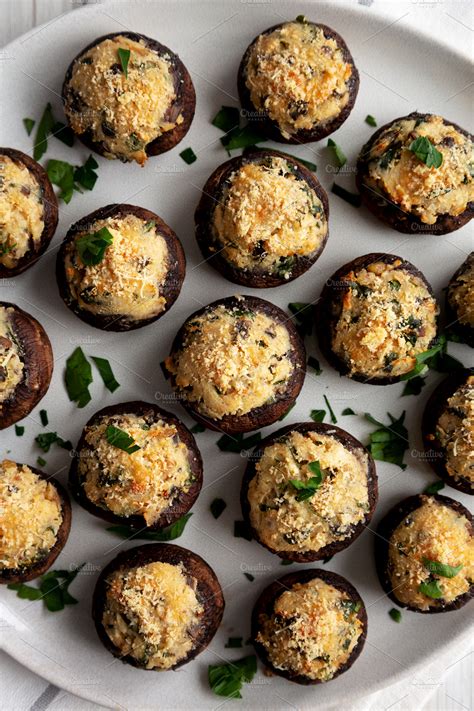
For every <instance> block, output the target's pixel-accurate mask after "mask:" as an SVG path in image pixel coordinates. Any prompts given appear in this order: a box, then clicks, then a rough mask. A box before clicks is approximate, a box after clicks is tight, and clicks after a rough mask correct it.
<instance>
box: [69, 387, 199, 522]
mask: <svg viewBox="0 0 474 711" xmlns="http://www.w3.org/2000/svg"><path fill="white" fill-rule="evenodd" d="M128 414H132V415H137V416H138V417H144V418H146V419H149V420H152V421H155V422H156V421H157V420H163V421H164V422H166V424H168V425H174V426H175V427H176V430H177V434H178V436H179V439H180V440H181V442H183V443H184V444H185V445H186V447H187V449H188V461H189V467H190V471H191V474H192V476H193V479H194V481H193V483H192V485H191V486H190V487H189V489H188V490H187V491H183V490H181V491H180V492H179V493H178V495H177V496H176V498H173V501H172V502H171V505H170V506H169V507H168V508H167V509H166V510H165V511H163V513H162V514H161V515H160V517H159V518H158V519H157V520H156V521H155V523H154V524H153V525H151V526H150V525H147V523H146V521H145V519H144V518H143V516H142V515H138V514H137V515H135V516H119V515H118V514H115V513H113V511H111V510H110V509H107V508H104V507H102V506H98V505H97V504H94V503H93V502H92V501H91V500H90V499H89V498H88V497H87V494H86V493H85V491H84V488H83V486H82V484H81V479H80V476H79V467H78V463H79V461H80V458H81V456H82V453H83V452H84V451H87V450H89V449H90V448H89V447H88V445H87V443H86V437H85V434H86V433H85V428H88V427H93V426H94V425H96V424H99V422H100V420H101V419H102V418H103V417H111V416H114V415H128ZM85 428H84V430H83V431H82V434H81V437H80V439H79V442H78V444H77V447H76V449H75V450H74V453H73V454H74V456H73V458H72V464H71V468H70V470H69V486H70V488H71V493H72V495H73V496H74V498H75V499H76V501H77V502H78V503H79V504H80V505H81V506H82V507H83V508H85V509H86V510H87V511H89V513H91V514H93V515H94V516H98V517H99V518H102V519H104V520H105V521H110V522H111V523H116V524H125V525H127V526H130V527H131V528H135V529H137V530H141V531H142V530H144V529H146V530H148V531H157V530H160V529H162V528H165V527H166V526H170V525H171V524H173V523H174V522H175V521H177V520H178V519H179V518H181V516H183V515H184V514H185V513H187V512H188V511H189V509H190V508H191V507H192V506H193V504H194V502H195V501H196V499H197V497H198V496H199V492H200V491H201V487H202V471H203V470H202V458H201V453H200V451H199V448H198V446H197V444H196V440H195V439H194V437H193V435H192V433H191V432H190V431H189V430H188V428H187V427H186V426H185V425H184V424H183V423H182V422H181V420H179V419H178V418H177V417H175V416H174V415H173V414H171V413H170V412H168V411H167V410H163V409H162V408H161V407H158V406H157V405H154V404H152V403H148V402H141V401H132V402H124V403H120V404H119V405H110V406H109V407H104V408H102V409H101V410H99V411H98V412H96V413H95V414H94V415H92V417H91V418H90V419H89V420H88V422H87V423H86V425H85Z"/></svg>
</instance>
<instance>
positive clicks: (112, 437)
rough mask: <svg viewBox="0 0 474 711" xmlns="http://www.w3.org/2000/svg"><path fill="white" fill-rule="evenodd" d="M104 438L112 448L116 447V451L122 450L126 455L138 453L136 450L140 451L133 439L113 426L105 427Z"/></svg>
mask: <svg viewBox="0 0 474 711" xmlns="http://www.w3.org/2000/svg"><path fill="white" fill-rule="evenodd" d="M105 436H106V438H107V442H108V443H109V444H111V445H112V446H113V447H117V449H121V450H123V451H124V452H126V453H127V454H133V453H134V452H138V450H139V449H141V447H139V446H138V444H135V440H134V439H133V437H130V435H129V434H127V432H124V431H123V430H121V429H119V428H118V427H115V426H114V425H108V426H107V429H106V430H105Z"/></svg>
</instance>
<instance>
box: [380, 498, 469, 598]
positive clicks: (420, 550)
mask: <svg viewBox="0 0 474 711" xmlns="http://www.w3.org/2000/svg"><path fill="white" fill-rule="evenodd" d="M424 559H426V560H429V561H434V562H437V563H443V564H447V565H450V566H452V567H456V566H459V565H462V568H461V570H460V571H459V573H457V575H455V576H454V577H452V578H447V577H442V576H440V575H436V574H435V573H431V572H430V571H429V570H428V569H427V567H426V565H425V563H424V562H423V560H424ZM388 573H389V577H390V583H391V585H392V587H393V591H394V595H395V596H396V597H397V598H398V599H399V600H400V601H401V602H403V603H405V604H406V605H410V606H412V607H417V608H419V609H420V610H428V609H429V608H430V607H433V606H436V605H437V604H438V603H439V600H436V599H433V598H431V597H429V596H427V595H425V594H424V593H423V592H421V591H420V589H419V588H420V585H421V584H422V583H428V582H431V581H434V580H437V582H438V585H439V587H440V588H441V591H442V594H443V597H442V599H443V600H444V602H446V603H449V602H452V601H453V600H456V598H457V597H459V596H460V595H464V593H466V592H468V590H469V588H470V586H471V585H472V582H473V580H474V540H473V538H472V536H471V535H470V533H469V521H468V520H467V518H466V517H465V516H463V515H462V514H460V513H458V512H457V511H454V510H453V509H452V508H451V507H450V506H445V505H444V504H441V503H438V502H437V501H436V500H435V499H432V498H428V497H425V500H424V502H423V504H422V506H420V507H419V508H418V509H416V510H415V511H413V512H412V513H411V514H409V515H408V516H407V517H406V518H405V519H404V520H403V521H402V522H401V523H400V524H399V526H397V528H396V529H395V531H394V532H393V534H392V536H391V539H390V546H389V556H388Z"/></svg>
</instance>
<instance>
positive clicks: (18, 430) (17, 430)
mask: <svg viewBox="0 0 474 711" xmlns="http://www.w3.org/2000/svg"><path fill="white" fill-rule="evenodd" d="M15 434H16V436H17V437H23V435H24V434H25V428H24V427H23V425H15Z"/></svg>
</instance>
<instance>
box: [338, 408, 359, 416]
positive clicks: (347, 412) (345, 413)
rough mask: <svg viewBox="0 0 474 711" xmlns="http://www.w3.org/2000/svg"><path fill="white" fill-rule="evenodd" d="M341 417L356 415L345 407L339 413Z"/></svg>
mask: <svg viewBox="0 0 474 711" xmlns="http://www.w3.org/2000/svg"><path fill="white" fill-rule="evenodd" d="M341 414H342V415H355V414H356V413H355V412H354V410H353V409H352V408H351V407H346V408H344V410H343V411H342V413H341Z"/></svg>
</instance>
